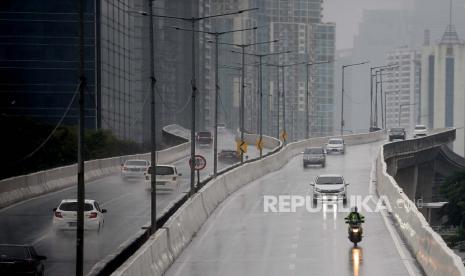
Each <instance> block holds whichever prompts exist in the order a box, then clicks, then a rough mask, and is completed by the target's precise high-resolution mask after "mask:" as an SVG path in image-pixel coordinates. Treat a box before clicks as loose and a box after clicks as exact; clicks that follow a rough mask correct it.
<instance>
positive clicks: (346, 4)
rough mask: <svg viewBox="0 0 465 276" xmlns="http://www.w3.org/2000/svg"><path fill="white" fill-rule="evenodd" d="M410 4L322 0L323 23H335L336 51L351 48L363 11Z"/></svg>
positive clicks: (385, 0) (402, 0) (396, 0)
mask: <svg viewBox="0 0 465 276" xmlns="http://www.w3.org/2000/svg"><path fill="white" fill-rule="evenodd" d="M438 1H442V0H438ZM411 2H412V0H324V10H323V15H324V18H323V21H324V22H335V23H336V48H337V49H345V48H352V46H353V38H354V36H355V35H356V34H357V32H358V23H359V22H361V21H362V12H363V10H373V9H398V8H409V7H410V3H411Z"/></svg>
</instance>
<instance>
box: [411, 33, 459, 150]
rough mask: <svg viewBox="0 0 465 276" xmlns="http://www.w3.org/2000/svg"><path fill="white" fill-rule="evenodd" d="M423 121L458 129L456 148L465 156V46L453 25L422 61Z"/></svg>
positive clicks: (427, 50)
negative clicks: (464, 76)
mask: <svg viewBox="0 0 465 276" xmlns="http://www.w3.org/2000/svg"><path fill="white" fill-rule="evenodd" d="M421 65H422V74H421V113H420V119H421V122H423V123H424V124H425V125H427V126H428V127H429V128H444V127H455V128H457V138H456V140H455V142H454V144H453V149H454V151H455V152H457V153H458V154H460V155H462V156H463V155H464V154H465V133H464V126H465V109H464V98H465V79H464V78H462V77H461V76H463V75H464V74H465V43H464V42H463V41H461V40H460V38H459V35H458V34H457V31H456V29H455V26H454V25H452V24H449V25H448V26H447V28H446V31H445V32H444V34H443V36H442V39H441V41H440V42H439V43H438V44H436V45H432V46H425V47H424V48H423V51H422V58H421Z"/></svg>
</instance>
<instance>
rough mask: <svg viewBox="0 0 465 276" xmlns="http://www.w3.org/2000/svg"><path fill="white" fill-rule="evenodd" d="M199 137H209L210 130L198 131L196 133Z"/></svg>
mask: <svg viewBox="0 0 465 276" xmlns="http://www.w3.org/2000/svg"><path fill="white" fill-rule="evenodd" d="M198 135H199V137H211V136H212V135H211V133H210V132H199V133H198Z"/></svg>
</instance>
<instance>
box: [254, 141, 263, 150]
mask: <svg viewBox="0 0 465 276" xmlns="http://www.w3.org/2000/svg"><path fill="white" fill-rule="evenodd" d="M255 145H256V146H257V149H258V150H263V139H261V138H258V139H257V143H256V144H255Z"/></svg>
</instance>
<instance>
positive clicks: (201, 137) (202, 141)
mask: <svg viewBox="0 0 465 276" xmlns="http://www.w3.org/2000/svg"><path fill="white" fill-rule="evenodd" d="M196 140H197V144H198V145H199V146H211V144H212V142H213V137H212V134H211V132H210V131H199V132H197V135H196Z"/></svg>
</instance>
